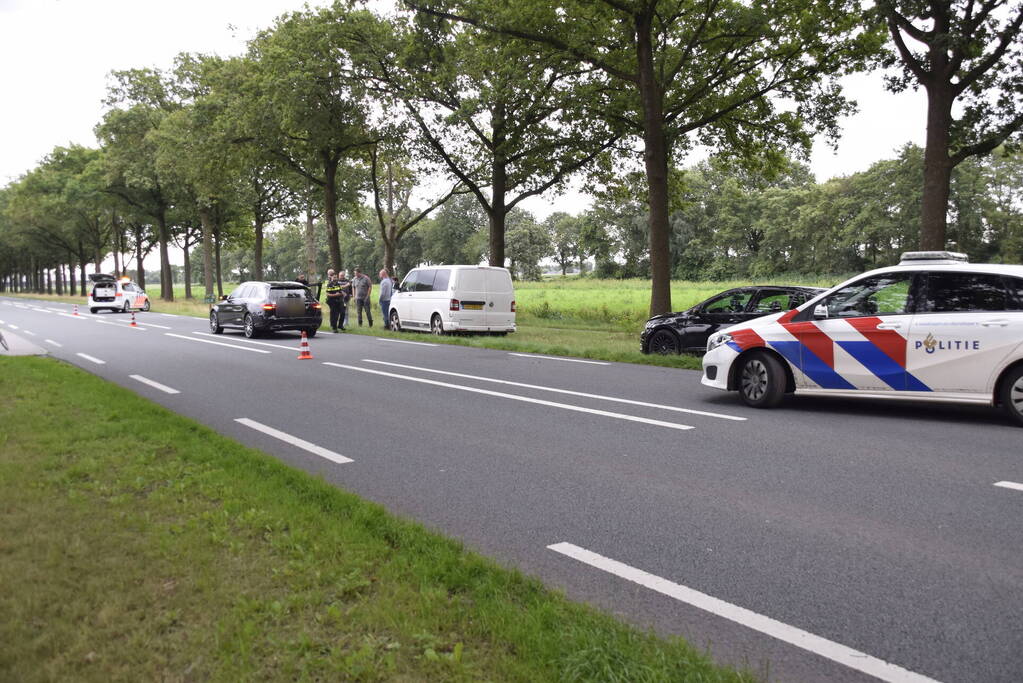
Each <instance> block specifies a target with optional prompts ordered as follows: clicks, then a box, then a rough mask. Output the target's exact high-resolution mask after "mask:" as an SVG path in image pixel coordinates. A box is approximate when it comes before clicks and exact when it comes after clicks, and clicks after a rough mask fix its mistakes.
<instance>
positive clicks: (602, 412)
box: [324, 363, 692, 430]
mask: <svg viewBox="0 0 1023 683" xmlns="http://www.w3.org/2000/svg"><path fill="white" fill-rule="evenodd" d="M324 365H330V366H332V367H335V368H344V369H345V370H354V371H355V372H366V373H369V374H373V375H382V376H384V377H393V378H395V379H403V380H406V381H408V382H419V383H420V384H431V385H433V386H437V387H446V388H448V389H458V390H459V391H469V392H472V393H474V394H484V395H485V396H496V397H498V398H507V399H510V400H512V401H522V402H523V403H533V404H536V405H540V406H548V407H550V408H561V409H562V410H571V411H574V412H577V413H588V414H590V415H601V416H603V417H610V418H614V419H616V420H625V421H627V422H641V423H643V424H648V425H654V426H655V427H667V428H668V429H682V430H685V429H692V426H691V425H684V424H679V423H677V422H664V421H663V420H650V419H648V418H645V417H636V416H635V415H626V414H624V413H612V412H610V411H607V410H597V409H595V408H584V407H582V406H574V405H571V404H568V403H555V402H554V401H544V400H542V399H539V398H530V397H528V396H519V395H518V394H505V393H503V392H500V391H490V390H489V389H478V388H476V387H467V386H465V385H462V384H449V383H448V382H437V381H435V380H432V379H424V378H422V377H412V376H410V375H399V374H396V373H393V372H383V371H382V370H370V369H369V368H359V367H355V366H354V365H342V364H341V363H324Z"/></svg>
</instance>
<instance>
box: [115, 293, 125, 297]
mask: <svg viewBox="0 0 1023 683" xmlns="http://www.w3.org/2000/svg"><path fill="white" fill-rule="evenodd" d="M114 296H115V297H118V296H124V294H121V293H120V292H118V293H117V294H114Z"/></svg>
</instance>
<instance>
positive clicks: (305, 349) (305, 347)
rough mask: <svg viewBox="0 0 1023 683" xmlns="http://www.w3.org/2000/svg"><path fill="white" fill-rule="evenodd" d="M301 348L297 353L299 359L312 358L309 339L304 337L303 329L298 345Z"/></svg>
mask: <svg viewBox="0 0 1023 683" xmlns="http://www.w3.org/2000/svg"><path fill="white" fill-rule="evenodd" d="M299 349H300V350H301V351H300V353H299V354H298V359H299V360H312V359H313V354H311V353H309V339H308V338H307V337H306V334H305V330H302V343H301V344H300V345H299Z"/></svg>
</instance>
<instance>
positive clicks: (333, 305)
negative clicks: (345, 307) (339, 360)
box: [326, 269, 343, 332]
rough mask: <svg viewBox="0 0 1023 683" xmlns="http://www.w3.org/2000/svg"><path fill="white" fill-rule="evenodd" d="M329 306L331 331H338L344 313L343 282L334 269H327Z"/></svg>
mask: <svg viewBox="0 0 1023 683" xmlns="http://www.w3.org/2000/svg"><path fill="white" fill-rule="evenodd" d="M326 292H327V306H329V307H330V331H331V332H337V325H338V318H339V317H340V316H341V315H342V312H341V306H342V303H343V302H342V296H341V283H340V282H338V279H337V276H336V275H334V270H333V269H331V270H328V271H327V287H326Z"/></svg>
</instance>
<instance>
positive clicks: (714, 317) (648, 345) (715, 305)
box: [639, 285, 824, 354]
mask: <svg viewBox="0 0 1023 683" xmlns="http://www.w3.org/2000/svg"><path fill="white" fill-rule="evenodd" d="M823 291H824V290H823V289H820V288H818V287H798V286H790V285H762V286H755V287H739V288H737V289H729V290H728V291H725V292H721V293H720V294H717V295H715V296H713V297H711V298H710V299H707V300H706V301H704V302H702V303H698V304H696V305H695V306H693V307H692V308H690V309H689V310H688V311H681V312H679V313H664V314H662V315H655V316H654V317H653V318H650V320H648V321H647V322H646V327H644V328H643V333H642V334H641V335H640V337H639V342H640V350H641V351H642V352H643V353H659V354H672V353H683V352H685V353H701V354H702V353H703V352H704V351H706V349H707V338H708V337H709V336H710V335H712V334H714V333H715V332H717V331H718V330H720V329H722V328H724V327H728V326H730V325H735V324H737V323H741V322H746V321H747V320H752V319H753V318H759V317H760V316H762V315H767V314H768V313H777V312H778V311H789V310H792V309H793V308H795V307H796V306H799V305H801V304H803V303H805V302H807V301H809V300H810V299H812V298H813V297H815V296H817V295H818V294H820V293H821V292H823Z"/></svg>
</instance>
